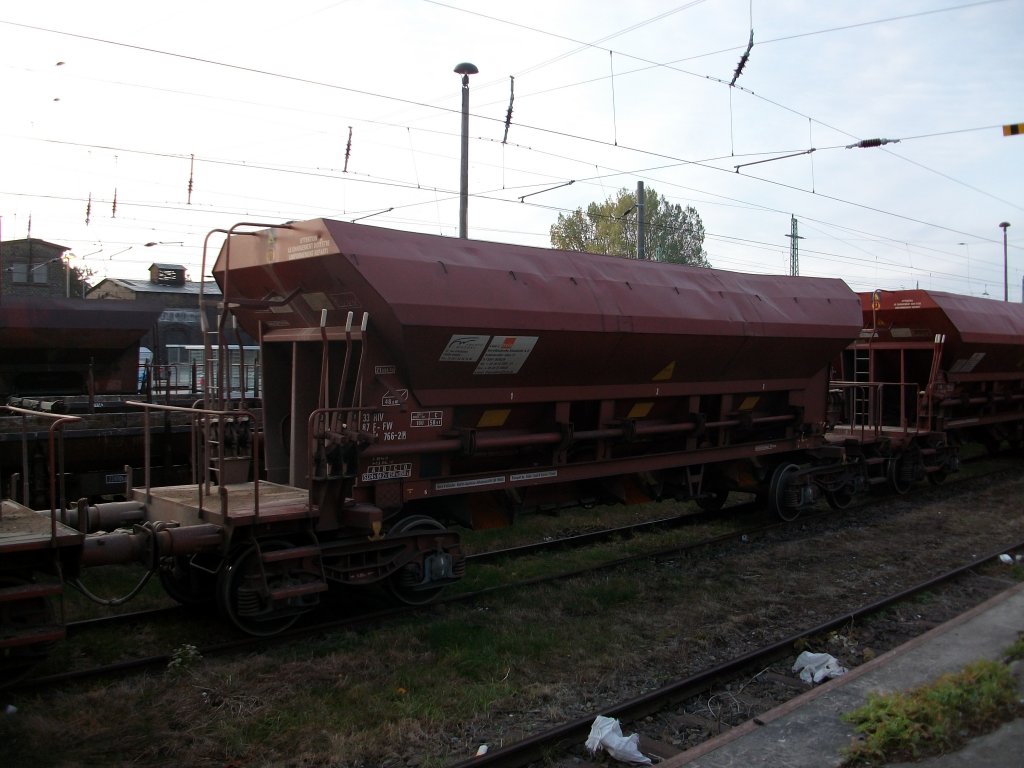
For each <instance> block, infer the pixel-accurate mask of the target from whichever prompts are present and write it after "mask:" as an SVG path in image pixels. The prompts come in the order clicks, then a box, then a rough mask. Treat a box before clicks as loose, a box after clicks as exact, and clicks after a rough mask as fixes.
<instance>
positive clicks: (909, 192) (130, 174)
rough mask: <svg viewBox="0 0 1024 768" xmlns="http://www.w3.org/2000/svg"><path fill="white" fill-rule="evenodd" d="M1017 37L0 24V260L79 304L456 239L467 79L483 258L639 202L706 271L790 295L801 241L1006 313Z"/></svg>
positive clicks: (980, 10)
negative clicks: (73, 279) (111, 287)
mask: <svg viewBox="0 0 1024 768" xmlns="http://www.w3.org/2000/svg"><path fill="white" fill-rule="evenodd" d="M751 28H753V40H754V44H753V48H752V49H751V50H750V55H749V58H748V60H747V61H746V64H745V66H744V68H743V70H742V72H741V73H740V75H739V76H738V78H737V79H736V82H735V86H734V87H730V81H732V80H733V77H734V75H735V73H736V69H737V66H738V64H739V62H740V59H741V56H742V55H743V53H744V51H745V50H746V48H747V45H748V42H749V39H750V34H751ZM1021 32H1024V0H989V1H988V2H958V0H903V2H899V3H893V2H881V0H857V1H856V2H852V1H849V2H848V1H846V0H833V1H830V2H822V1H821V0H691V1H689V2H681V1H680V0H649V1H644V0H638V1H635V2H631V3H623V2H610V1H609V0H580V1H577V0H546V1H545V2H535V1H534V0H520V1H519V2H515V3H496V2H482V1H478V2H469V1H468V0H443V1H438V2H432V1H431V0H341V1H334V2H332V1H331V0H291V2H288V3H280V2H265V1H263V0H248V1H247V2H226V1H221V2H218V1H216V0H214V1H211V0H207V1H206V2H201V3H200V2H193V1H192V0H179V2H175V3H159V4H158V3H140V2H137V1H135V2H120V1H115V0H109V1H104V0H100V1H98V2H93V3H83V2H80V0H75V1H73V2H72V1H68V2H63V1H56V0H54V1H51V2H48V1H47V0H37V1H36V2H33V3H4V4H3V6H0V66H2V72H0V78H2V80H0V82H2V83H3V91H2V93H3V95H2V98H3V108H2V114H3V119H2V120H0V135H2V141H0V168H2V172H0V232H2V238H3V240H12V239H20V238H24V237H26V236H28V234H29V222H30V219H31V236H32V237H37V238H41V239H44V240H48V241H50V242H54V243H59V244H62V245H66V246H68V247H70V248H71V249H72V251H73V253H74V254H75V260H74V262H73V263H75V264H76V265H78V266H79V267H84V268H87V269H91V270H93V271H94V273H95V274H94V277H93V280H94V281H96V280H99V279H101V278H102V277H104V276H110V277H136V278H143V277H145V276H146V274H147V272H146V268H147V267H148V266H149V264H150V263H152V262H154V261H157V262H174V263H183V264H185V265H186V266H187V267H188V268H189V274H190V277H191V278H192V279H198V278H199V274H200V271H201V269H200V263H201V258H202V243H203V240H204V237H205V235H206V233H207V232H209V231H210V230H212V229H215V228H228V227H230V226H231V225H233V224H235V223H237V222H239V221H255V222H265V223H267V224H273V223H279V222H283V221H288V220H293V219H298V220H302V219H310V218H315V217H320V216H324V217H332V218H338V219H343V220H349V221H350V220H355V219H360V220H362V221H363V222H364V223H366V224H373V225H377V226H383V227H392V228H400V229H406V230H412V231H420V232H428V233H433V234H441V235H446V236H452V237H454V236H457V234H458V190H459V146H460V141H459V133H460V115H459V112H460V98H461V96H460V90H461V86H460V82H459V79H460V78H459V75H457V74H455V73H454V72H453V69H454V68H455V66H456V65H457V64H459V63H460V62H463V61H468V62H471V63H473V64H475V65H476V66H477V67H478V68H479V70H480V71H479V74H477V75H474V76H472V77H471V79H470V127H469V135H470V144H469V155H470V169H469V191H470V195H471V197H470V201H469V235H470V237H472V238H477V239H483V240H493V241H498V242H508V243H522V244H528V245H537V246H547V245H549V243H550V241H549V228H550V226H551V224H553V223H554V222H555V220H556V219H557V216H558V214H559V213H560V212H563V213H567V212H570V211H572V210H574V209H575V208H577V207H584V208H585V207H586V206H587V204H588V203H590V202H592V201H595V200H597V201H600V200H604V199H605V198H607V197H608V196H610V195H613V194H614V193H615V192H616V190H618V189H620V188H622V187H628V188H630V189H634V188H635V187H636V183H637V181H639V180H642V181H644V183H645V184H646V185H647V186H648V187H653V188H654V189H655V190H657V192H658V193H660V194H662V195H664V196H665V197H666V198H667V199H668V200H669V201H670V202H672V203H679V204H682V205H692V206H694V207H695V208H696V209H697V211H698V212H699V214H700V216H701V218H702V219H703V222H704V226H705V230H706V239H705V248H706V250H707V252H708V258H709V260H710V262H711V264H712V265H713V266H714V267H716V268H721V269H727V270H741V271H751V272H772V273H779V274H784V273H787V272H788V271H789V263H790V254H789V243H790V239H789V238H788V237H786V235H788V234H789V232H790V217H791V215H794V216H796V218H797V219H798V220H799V234H800V236H801V237H802V238H803V239H801V240H800V241H799V246H800V273H801V274H804V275H817V276H821V275H828V276H839V277H842V278H844V279H846V280H847V282H848V283H849V284H850V285H851V286H852V287H853V288H854V289H856V290H869V289H874V288H882V289H897V288H901V287H905V288H913V287H915V286H920V287H922V288H932V289H935V290H946V291H956V292H963V293H971V294H973V295H977V296H980V295H983V294H985V293H987V294H988V295H989V296H991V297H992V298H998V299H1001V298H1002V296H1003V239H1002V237H1003V231H1002V230H1001V229H1000V228H999V223H1000V222H1003V221H1008V222H1010V224H1011V226H1010V228H1009V229H1008V231H1007V233H1008V237H1009V279H1008V283H1009V295H1010V299H1011V300H1012V301H1020V300H1021V282H1022V279H1024V187H1022V180H1024V135H1019V136H1009V137H1006V136H1003V131H1002V126H1003V125H1004V124H1011V123H1019V122H1024V45H1022V44H1021ZM510 76H514V78H515V79H514V93H515V99H514V102H513V106H512V117H511V122H510V124H509V125H508V126H507V140H505V138H506V114H507V111H508V108H509V100H510V87H511V85H512V81H511V80H510ZM350 129H351V150H350V152H349V153H348V155H347V158H346V146H347V143H348V139H349V130H350ZM875 138H884V139H893V140H896V139H899V140H900V141H899V142H898V143H890V144H886V145H884V146H881V147H876V148H870V149H859V148H853V149H848V148H847V145H850V144H854V143H856V142H858V141H860V140H865V139H875ZM811 149H813V150H814V151H813V152H809V150H811ZM798 153H799V154H798ZM784 155H793V156H792V157H787V158H784V159H779V158H781V157H782V156H784ZM773 158H775V159H773ZM766 160H770V162H758V161H766ZM755 163H756V164H755ZM346 166H347V170H346ZM737 166H742V167H740V168H739V169H738V171H737V168H736V167H737ZM569 182H573V183H572V184H569ZM559 185H564V186H559ZM190 189H191V191H190ZM115 193H116V202H117V205H116V210H115V208H114V199H115ZM90 198H91V204H90V202H89V201H90ZM364 217H366V218H364ZM87 218H88V222H87V221H86V219H87ZM150 242H156V243H164V244H163V245H155V246H150V247H147V246H146V245H145V244H146V243H150ZM211 243H212V244H213V247H214V248H216V247H219V244H220V240H218V239H217V237H213V238H212V239H211Z"/></svg>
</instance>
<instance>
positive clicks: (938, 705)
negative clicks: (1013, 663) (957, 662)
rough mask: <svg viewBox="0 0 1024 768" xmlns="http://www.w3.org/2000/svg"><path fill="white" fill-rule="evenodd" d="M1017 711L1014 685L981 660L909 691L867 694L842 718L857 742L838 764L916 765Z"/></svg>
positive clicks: (1004, 671) (1004, 672)
mask: <svg viewBox="0 0 1024 768" xmlns="http://www.w3.org/2000/svg"><path fill="white" fill-rule="evenodd" d="M1019 710H1020V704H1019V702H1018V694H1017V687H1016V682H1015V680H1014V677H1013V675H1012V674H1011V673H1010V671H1009V669H1008V668H1007V667H1006V665H1004V664H1000V663H998V662H994V661H988V660H981V661H976V662H974V663H972V664H969V665H968V666H967V667H965V668H964V669H963V670H961V671H960V672H958V673H955V674H948V675H943V676H942V677H940V678H939V679H938V680H936V681H935V682H933V683H931V684H929V685H925V686H921V687H920V688H915V689H914V690H912V691H909V692H906V693H904V692H896V693H891V694H884V695H882V694H871V695H870V696H869V697H868V703H867V704H865V705H864V706H862V707H860V708H859V709H856V710H854V711H852V712H848V713H846V714H845V715H844V716H843V719H844V720H846V721H847V722H849V723H852V724H853V725H854V726H855V727H856V730H857V732H858V733H859V734H861V740H860V741H858V742H856V743H855V744H854V745H853V746H851V747H849V748H848V749H845V750H844V751H843V752H844V757H845V758H846V760H845V762H844V765H849V766H853V765H882V764H884V763H887V762H895V761H897V760H917V759H919V758H921V757H925V756H927V755H932V754H938V753H941V752H945V751H948V750H951V749H955V748H956V747H958V746H960V745H961V744H963V742H964V741H965V740H966V739H967V738H968V737H970V736H974V735H977V734H981V733H987V732H989V731H991V730H993V729H994V728H995V727H997V726H998V725H999V724H1001V723H1003V722H1005V721H1007V720H1009V719H1012V718H1013V717H1014V716H1015V715H1016V714H1017V713H1018V712H1019Z"/></svg>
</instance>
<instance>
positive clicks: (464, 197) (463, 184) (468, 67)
mask: <svg viewBox="0 0 1024 768" xmlns="http://www.w3.org/2000/svg"><path fill="white" fill-rule="evenodd" d="M479 71H480V70H478V69H477V68H476V67H475V66H473V65H472V64H470V63H469V62H463V63H462V64H459V65H458V66H457V67H456V68H455V72H456V73H457V74H460V75H462V166H461V169H460V174H459V237H461V238H466V237H467V236H468V235H467V230H468V229H469V76H470V75H475V74H476V73H477V72H479Z"/></svg>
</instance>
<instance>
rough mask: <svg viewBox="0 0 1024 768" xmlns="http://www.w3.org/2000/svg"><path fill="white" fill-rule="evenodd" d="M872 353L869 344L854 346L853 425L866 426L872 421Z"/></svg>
mask: <svg viewBox="0 0 1024 768" xmlns="http://www.w3.org/2000/svg"><path fill="white" fill-rule="evenodd" d="M871 363H872V355H871V348H870V347H869V346H860V345H857V346H855V347H854V348H853V381H854V387H853V402H852V404H851V407H852V413H851V422H850V423H851V426H854V427H866V426H869V425H870V423H871V416H872V414H871V391H870V386H871V380H872V370H871V368H872V365H871Z"/></svg>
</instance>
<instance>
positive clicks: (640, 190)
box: [636, 181, 647, 259]
mask: <svg viewBox="0 0 1024 768" xmlns="http://www.w3.org/2000/svg"><path fill="white" fill-rule="evenodd" d="M644 218H646V217H645V216H644V183H643V182H642V181H638V182H637V183H636V257H637V258H638V259H646V258H647V254H646V253H644Z"/></svg>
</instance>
